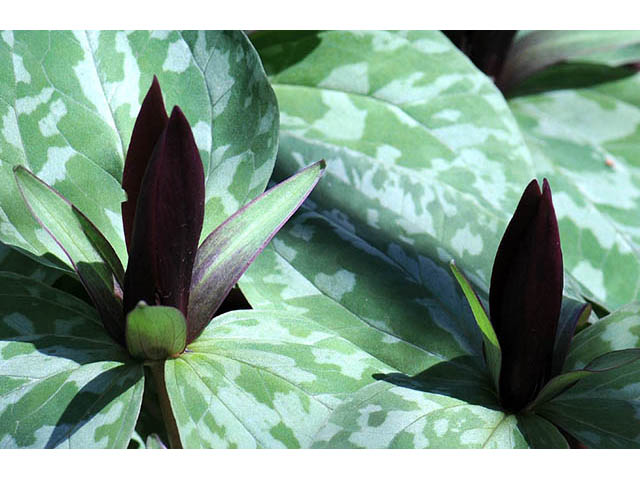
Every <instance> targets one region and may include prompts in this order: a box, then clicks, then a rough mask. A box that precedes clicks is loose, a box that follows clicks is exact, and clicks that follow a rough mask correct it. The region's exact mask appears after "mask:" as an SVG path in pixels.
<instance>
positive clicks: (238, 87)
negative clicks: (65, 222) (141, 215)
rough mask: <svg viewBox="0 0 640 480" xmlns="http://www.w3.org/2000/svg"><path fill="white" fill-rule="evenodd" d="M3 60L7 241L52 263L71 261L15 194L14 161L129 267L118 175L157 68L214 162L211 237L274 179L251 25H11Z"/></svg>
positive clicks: (2, 229)
mask: <svg viewBox="0 0 640 480" xmlns="http://www.w3.org/2000/svg"><path fill="white" fill-rule="evenodd" d="M0 64H1V65H3V66H5V67H6V68H2V69H1V71H0V180H2V181H0V240H2V241H3V242H5V243H7V244H10V245H14V246H18V247H20V248H23V249H24V250H27V251H29V252H31V253H33V254H34V255H37V256H40V258H41V259H42V260H43V261H45V259H44V258H42V256H43V255H45V254H48V253H51V254H54V255H56V256H57V257H58V258H59V259H61V260H62V261H63V262H66V261H67V260H66V259H65V256H64V254H63V253H62V252H61V251H60V249H59V248H58V247H57V246H56V245H55V243H54V242H53V240H52V239H51V238H49V237H48V235H47V234H46V232H45V231H44V230H43V229H42V228H40V227H38V226H37V224H36V223H35V221H34V220H33V219H32V218H30V215H29V214H28V212H26V211H25V209H24V207H23V205H21V203H20V202H19V201H17V200H18V199H19V194H18V192H17V188H16V186H15V184H14V182H13V181H11V169H12V167H13V166H14V165H20V164H21V165H25V166H27V167H28V168H29V169H30V170H31V171H33V172H34V173H35V174H36V175H37V176H38V177H40V178H41V179H43V180H44V181H45V182H47V183H48V184H49V185H51V186H53V187H54V188H55V189H56V190H58V191H60V192H61V193H62V194H63V195H64V196H65V197H66V198H68V199H69V200H70V201H71V202H72V203H73V204H74V205H76V206H77V207H78V208H79V209H80V210H81V211H82V212H83V213H84V214H85V215H86V216H87V217H88V218H89V219H90V220H91V221H92V222H93V223H94V224H95V225H97V226H98V228H99V229H100V231H102V232H103V233H104V235H105V237H106V238H107V239H108V240H109V242H110V243H111V244H112V245H113V247H114V249H115V250H116V252H117V253H118V255H119V257H120V259H121V261H122V263H123V264H125V265H126V249H125V246H124V237H123V231H122V220H121V213H120V203H121V202H122V201H123V200H124V193H123V191H122V189H121V187H120V181H121V178H122V168H123V162H124V156H125V153H126V150H127V146H128V143H129V139H130V136H131V131H132V129H133V124H134V122H135V119H136V116H137V114H138V111H139V109H140V103H141V101H142V98H143V96H144V94H145V92H146V91H147V89H148V88H149V85H150V84H151V79H152V77H153V75H154V74H155V75H157V77H158V79H159V81H160V84H161V85H162V89H163V91H164V92H165V95H166V98H165V103H166V106H167V108H168V109H169V110H170V109H171V108H172V107H173V106H174V105H176V104H177V105H180V107H181V108H182V110H183V111H184V112H185V115H186V116H187V119H188V120H189V123H190V124H191V126H192V128H193V133H194V136H195V139H196V143H197V144H198V147H199V150H200V155H201V157H202V161H203V164H204V167H205V178H206V212H205V224H204V228H203V231H202V235H203V237H202V238H204V237H205V236H206V235H208V234H209V233H210V232H211V231H212V230H213V228H215V227H216V226H217V225H218V224H219V223H220V222H221V221H222V220H224V219H225V218H226V217H227V216H229V215H230V214H232V213H233V212H235V211H236V210H237V209H238V207H240V206H242V205H243V204H245V203H246V202H247V201H248V200H250V199H252V198H254V197H255V196H256V195H258V194H259V193H260V192H262V190H263V189H264V187H265V186H266V183H267V180H268V178H269V176H270V174H271V169H272V166H273V161H274V156H275V152H276V149H277V131H278V108H277V104H276V101H275V97H274V95H273V91H272V89H271V87H270V86H269V83H268V81H267V78H266V76H265V75H264V71H263V69H262V65H261V63H260V60H259V58H258V56H257V54H256V52H255V50H254V49H253V47H252V46H251V45H250V43H249V42H248V41H247V39H246V37H245V36H244V34H242V33H241V32H212V31H207V32H174V31H172V32H158V31H155V32H146V31H133V32H123V31H94V32H84V31H83V32H68V31H51V32H49V31H19V32H3V33H2V34H1V35H0ZM214 124H215V127H214Z"/></svg>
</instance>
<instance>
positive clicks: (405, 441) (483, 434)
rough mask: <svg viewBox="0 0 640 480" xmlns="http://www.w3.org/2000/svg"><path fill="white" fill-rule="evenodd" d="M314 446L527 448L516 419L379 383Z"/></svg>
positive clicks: (332, 420)
mask: <svg viewBox="0 0 640 480" xmlns="http://www.w3.org/2000/svg"><path fill="white" fill-rule="evenodd" d="M313 447H314V448H527V443H526V441H525V440H524V437H523V436H522V434H521V433H520V430H519V429H518V427H517V420H516V417H515V416H514V415H508V414H506V413H504V412H501V411H498V410H491V409H489V408H485V407H482V406H479V405H473V404H469V403H466V402H464V401H462V400H458V399H456V398H451V397H446V396H444V395H436V394H433V393H425V392H419V391H416V390H413V389H411V388H404V387H396V386H393V385H390V384H388V383H384V382H378V383H374V384H372V385H369V386H367V387H364V388H363V389H361V390H360V391H359V392H357V393H356V394H355V395H353V396H352V397H351V398H350V399H349V400H348V401H347V402H344V403H343V404H342V405H340V406H339V407H338V408H337V409H336V410H335V411H334V413H333V414H332V415H331V417H329V420H328V422H327V424H326V425H325V426H324V427H323V429H322V430H320V431H319V432H318V434H317V435H316V437H315V441H314V444H313Z"/></svg>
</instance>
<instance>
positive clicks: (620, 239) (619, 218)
mask: <svg viewBox="0 0 640 480" xmlns="http://www.w3.org/2000/svg"><path fill="white" fill-rule="evenodd" d="M639 89H640V75H633V76H628V77H625V78H623V79H618V80H612V81H609V82H605V83H601V84H598V85H595V86H591V87H585V88H579V89H578V88H575V89H566V88H565V89H561V90H552V91H547V92H544V93H539V94H535V95H527V96H522V97H516V98H513V99H511V100H510V102H509V104H510V107H511V109H512V111H513V112H514V114H515V116H516V119H517V120H518V123H519V125H520V128H521V130H522V131H523V133H524V135H525V139H526V141H527V144H528V146H529V149H530V151H531V153H532V155H533V157H534V159H535V165H536V170H537V175H540V176H542V175H544V176H546V177H547V178H548V179H549V182H550V183H551V184H552V185H553V192H554V196H553V198H554V204H555V207H556V213H557V215H558V223H559V228H560V237H561V241H562V246H563V253H564V255H563V256H564V264H565V268H566V269H567V270H568V271H569V272H571V273H572V274H573V275H574V276H575V277H576V278H577V279H578V280H579V281H580V282H581V284H583V285H585V286H586V287H587V289H588V290H590V292H591V293H590V297H591V298H593V299H594V300H596V301H598V302H600V303H603V304H604V305H606V306H607V307H608V308H609V309H614V308H617V307H619V306H621V305H624V304H626V303H628V302H630V301H632V300H635V299H637V298H638V293H639V292H640V254H639V252H640V248H639V246H640V215H638V212H639V211H640V170H639V169H638V161H637V158H638V153H639V152H640V130H639V129H638V126H639V125H640V100H639V97H638V95H637V92H638V91H639Z"/></svg>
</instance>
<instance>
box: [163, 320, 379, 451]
mask: <svg viewBox="0 0 640 480" xmlns="http://www.w3.org/2000/svg"><path fill="white" fill-rule="evenodd" d="M388 370H389V368H388V367H387V366H386V365H384V364H383V363H381V362H379V361H377V360H375V359H374V358H373V357H371V356H370V355H368V354H366V353H365V352H363V351H362V350H360V349H359V348H357V347H355V346H354V345H353V344H351V343H349V342H347V341H346V340H344V339H342V338H340V337H338V336H337V335H336V334H335V333H333V332H331V331H329V330H327V329H325V328H322V327H321V326H319V325H317V324H315V323H314V322H312V321H310V320H306V319H305V318H303V317H299V316H297V315H293V314H291V313H286V312H280V311H259V310H246V311H234V312H229V313H226V314H224V315H221V316H219V317H216V319H215V320H214V321H213V322H212V323H211V324H210V325H209V326H208V327H207V328H206V329H205V330H204V332H203V334H202V335H201V336H200V337H199V338H198V339H197V340H196V341H195V342H193V343H192V344H190V345H189V346H188V347H187V351H186V352H185V353H184V354H183V355H182V356H180V357H179V358H176V359H172V360H167V362H166V364H165V381H166V385H167V392H168V394H169V398H170V401H171V406H172V410H173V413H174V416H175V419H176V423H177V425H178V428H179V431H180V438H181V441H182V444H183V446H184V447H185V448H214V447H215V448H220V447H226V448H230V447H237V448H256V447H265V448H283V447H295V448H297V447H302V448H304V447H308V446H309V445H310V444H311V440H312V438H313V436H314V435H315V433H316V432H317V431H318V430H319V429H320V427H322V425H323V424H324V423H325V422H326V420H327V418H328V416H329V414H330V413H331V411H332V410H333V409H334V408H335V407H336V406H337V405H339V404H340V403H341V402H342V401H343V400H344V399H346V398H348V397H349V396H350V395H351V394H352V393H354V392H356V391H357V390H358V389H359V388H361V387H362V386H364V385H366V384H368V383H370V382H371V380H372V375H373V374H375V373H384V372H386V371H388Z"/></svg>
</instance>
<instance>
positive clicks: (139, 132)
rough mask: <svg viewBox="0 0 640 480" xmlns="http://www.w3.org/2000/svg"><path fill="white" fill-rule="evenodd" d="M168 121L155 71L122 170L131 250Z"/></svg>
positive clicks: (124, 216)
mask: <svg viewBox="0 0 640 480" xmlns="http://www.w3.org/2000/svg"><path fill="white" fill-rule="evenodd" d="M168 121H169V117H168V116H167V111H166V109H165V106H164V100H163V99H162V91H161V89H160V83H159V82H158V78H157V77H156V76H155V75H154V76H153V81H152V82H151V87H150V88H149V91H148V92H147V94H146V96H145V97H144V100H143V101H142V105H141V107H140V112H139V113H138V118H137V119H136V123H135V125H134V127H133V132H132V134H131V141H130V142H129V149H128V150H127V158H126V160H125V163H124V171H123V173H122V188H123V189H124V191H125V192H126V193H127V201H126V202H123V203H122V206H121V209H122V226H123V229H124V237H125V242H126V245H127V251H130V250H131V238H132V235H133V224H134V219H135V214H136V205H137V202H138V196H139V195H140V186H141V184H142V179H143V178H144V174H145V172H146V170H147V166H148V164H149V160H150V159H151V155H152V153H153V149H154V148H155V146H156V143H157V142H158V139H159V138H160V136H161V135H162V132H163V131H164V129H165V127H166V126H167V123H168Z"/></svg>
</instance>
